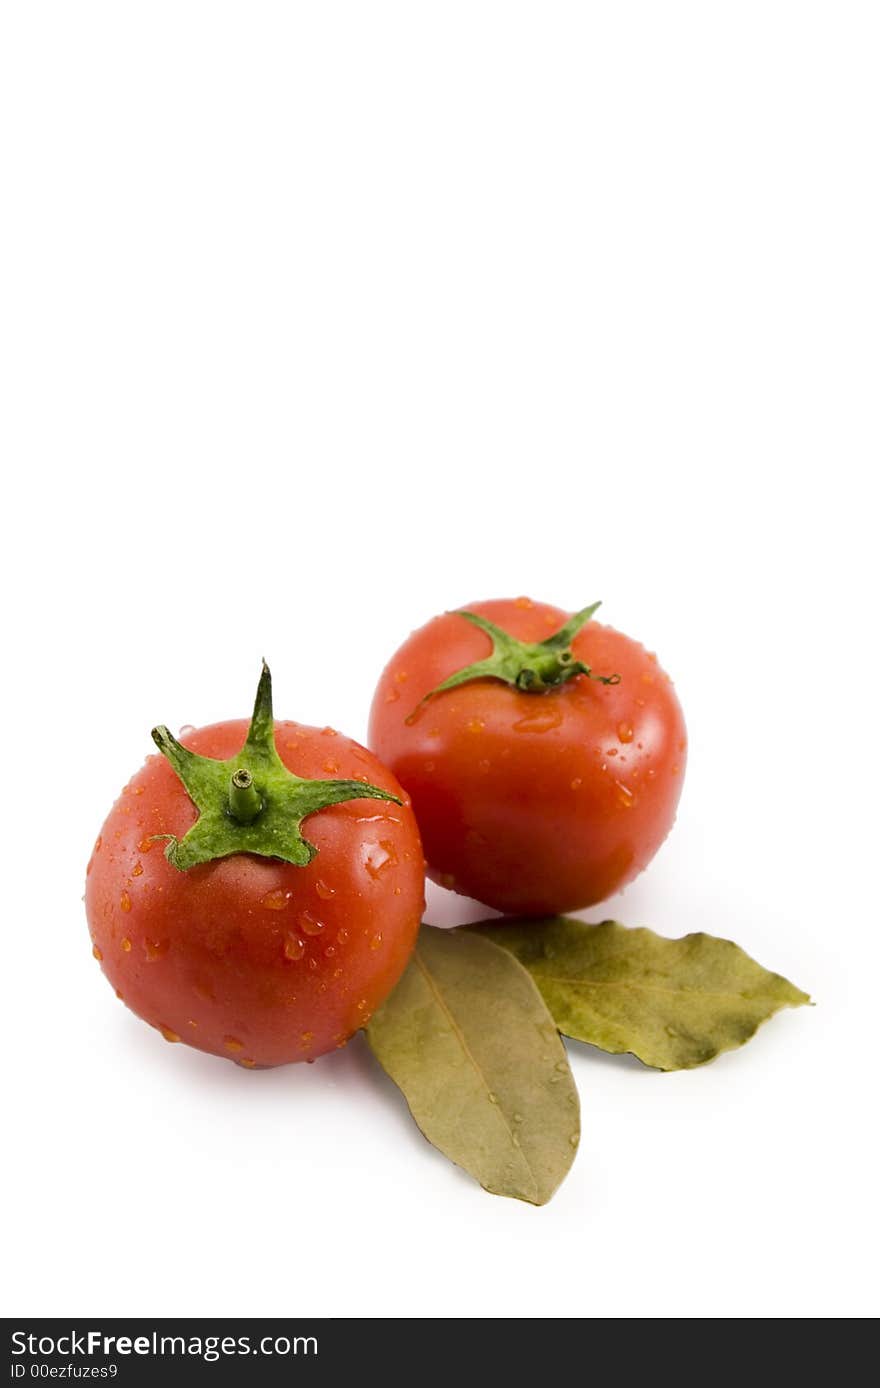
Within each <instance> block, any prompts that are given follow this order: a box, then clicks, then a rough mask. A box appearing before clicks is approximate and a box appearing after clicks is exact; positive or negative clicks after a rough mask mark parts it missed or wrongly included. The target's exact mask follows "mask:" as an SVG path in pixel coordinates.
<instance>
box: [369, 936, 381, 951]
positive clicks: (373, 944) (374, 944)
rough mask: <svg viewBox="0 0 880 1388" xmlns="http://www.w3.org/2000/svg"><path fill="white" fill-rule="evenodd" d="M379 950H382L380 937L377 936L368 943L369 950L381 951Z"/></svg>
mask: <svg viewBox="0 0 880 1388" xmlns="http://www.w3.org/2000/svg"><path fill="white" fill-rule="evenodd" d="M381 948H382V936H381V935H379V934H377V935H374V936H373V938H372V940H371V941H370V949H381Z"/></svg>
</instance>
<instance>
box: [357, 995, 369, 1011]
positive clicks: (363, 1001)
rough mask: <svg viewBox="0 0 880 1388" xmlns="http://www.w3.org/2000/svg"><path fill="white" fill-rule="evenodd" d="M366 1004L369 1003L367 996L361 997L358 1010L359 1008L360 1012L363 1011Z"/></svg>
mask: <svg viewBox="0 0 880 1388" xmlns="http://www.w3.org/2000/svg"><path fill="white" fill-rule="evenodd" d="M366 1005H367V1000H366V998H361V1000H360V1002H359V1003H358V1005H357V1010H358V1012H363V1010H364V1008H365V1007H366Z"/></svg>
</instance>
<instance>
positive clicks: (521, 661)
mask: <svg viewBox="0 0 880 1388" xmlns="http://www.w3.org/2000/svg"><path fill="white" fill-rule="evenodd" d="M598 607H601V603H598V602H594V603H593V604H592V606H590V607H585V608H583V609H582V610H581V611H580V612H576V613H575V614H574V616H573V617H571V618H569V620H568V621H567V622H566V623H565V626H562V627H560V628H559V630H558V631H557V632H554V634H553V635H552V636H548V637H547V639H546V640H545V641H538V642H536V643H532V642H530V641H518V640H517V639H516V637H515V636H511V635H510V633H509V632H506V631H502V630H501V628H500V627H497V626H496V625H495V623H494V622H490V621H488V620H487V619H486V618H485V617H478V616H477V614H476V612H459V613H458V614H457V615H458V616H459V617H464V618H465V619H466V620H467V621H469V622H471V623H473V625H474V626H475V627H479V628H480V630H481V631H484V632H485V633H486V635H487V636H488V637H489V639H490V641H491V642H492V653H491V655H487V656H486V658H485V660H477V661H475V662H474V664H473V665H466V666H465V668H464V669H463V670H457V671H456V672H455V674H454V675H450V676H449V678H448V679H446V680H444V681H443V683H442V684H438V685H437V687H436V689H432V690H431V692H430V693H429V694H426V695H425V698H424V699H422V701H421V702H422V703H424V702H425V700H426V699H433V698H434V696H435V695H436V694H441V693H442V692H443V690H445V689H455V688H456V686H457V685H459V684H470V682H471V681H472V680H503V681H504V683H505V684H510V685H513V686H514V688H516V689H519V690H521V691H522V693H524V694H546V693H548V692H549V691H550V690H552V689H558V688H559V687H560V686H561V685H563V684H565V683H566V681H567V680H570V679H573V678H574V676H575V675H586V677H587V678H588V679H591V680H596V681H597V683H599V684H620V675H597V674H594V672H593V670H592V669H591V668H590V666H589V665H585V664H584V662H583V661H582V660H576V659H575V656H574V654H573V653H572V649H571V643H572V641H573V640H574V638H575V637H576V636H577V634H578V632H579V631H581V630H582V628H583V627H585V626H586V624H587V622H588V621H589V620H590V618H591V617H592V615H593V613H594V612H595V611H596V609H597V608H598ZM420 706H421V705H420ZM414 717H415V714H414V713H413V714H410V718H414Z"/></svg>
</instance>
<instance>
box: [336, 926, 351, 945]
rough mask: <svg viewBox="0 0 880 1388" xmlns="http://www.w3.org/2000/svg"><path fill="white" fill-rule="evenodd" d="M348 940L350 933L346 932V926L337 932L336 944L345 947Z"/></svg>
mask: <svg viewBox="0 0 880 1388" xmlns="http://www.w3.org/2000/svg"><path fill="white" fill-rule="evenodd" d="M347 939H348V931H347V930H346V928H345V926H343V927H342V929H341V930H338V931H337V932H336V943H337V944H338V945H344V944H345V942H346V940H347Z"/></svg>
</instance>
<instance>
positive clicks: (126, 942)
mask: <svg viewBox="0 0 880 1388" xmlns="http://www.w3.org/2000/svg"><path fill="white" fill-rule="evenodd" d="M119 944H120V946H121V947H122V949H123V950H124V951H125V953H126V954H128V952H129V950H130V949H131V940H130V939H129V938H128V936H127V935H123V937H122V939H121V940H120V941H119Z"/></svg>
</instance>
